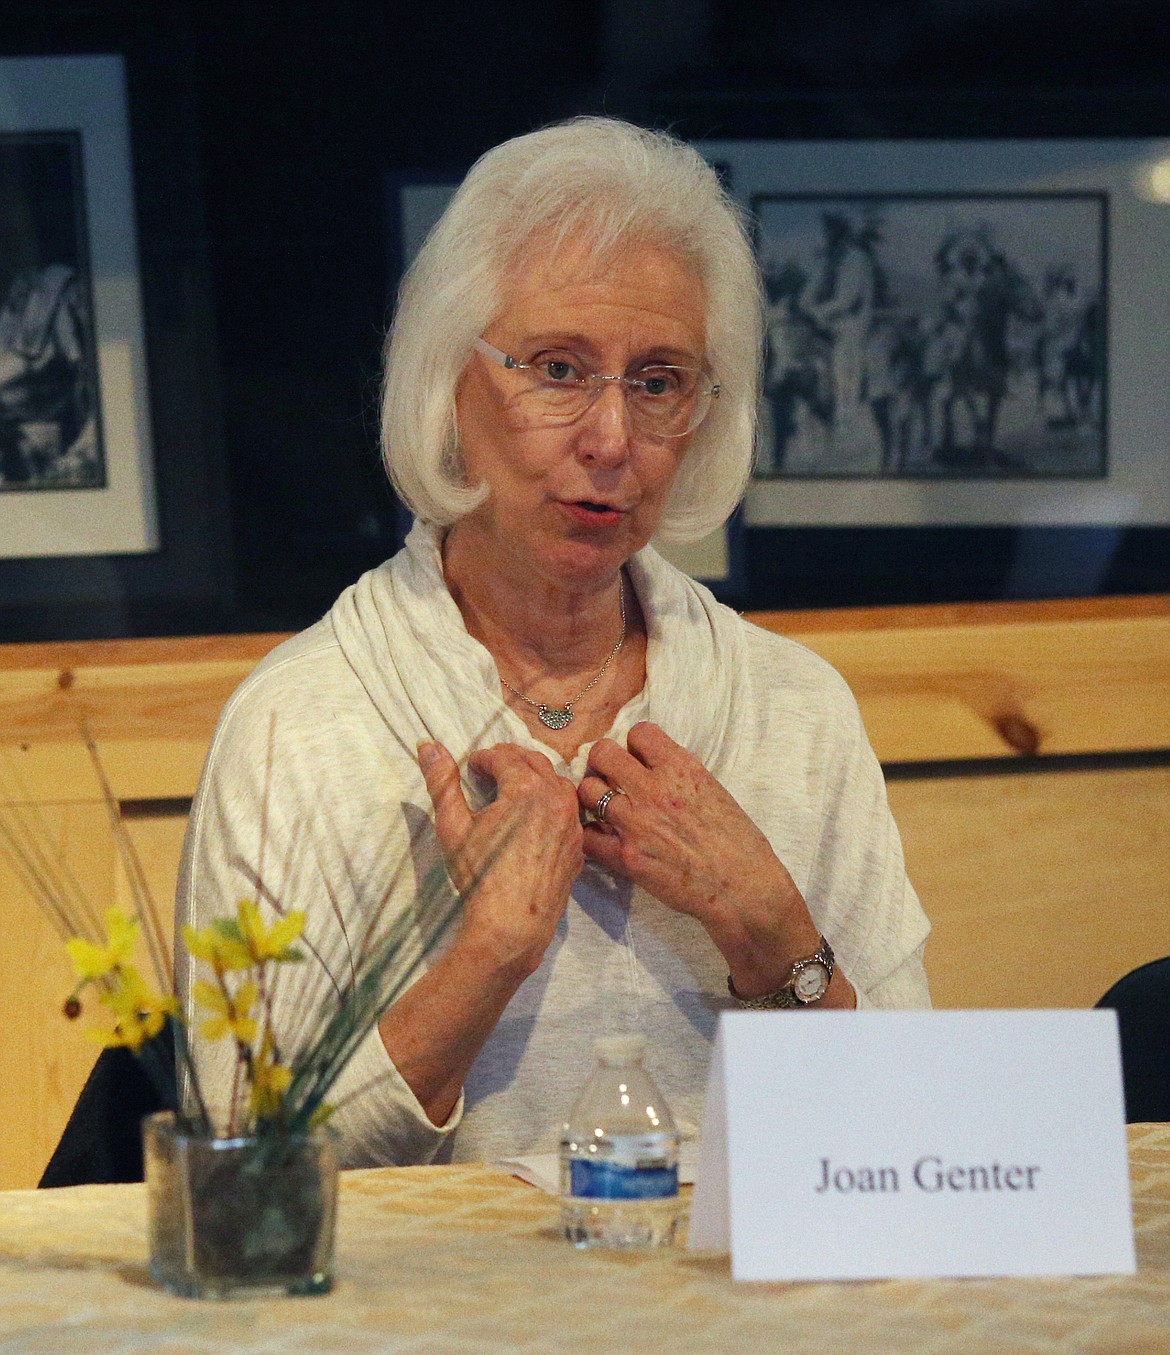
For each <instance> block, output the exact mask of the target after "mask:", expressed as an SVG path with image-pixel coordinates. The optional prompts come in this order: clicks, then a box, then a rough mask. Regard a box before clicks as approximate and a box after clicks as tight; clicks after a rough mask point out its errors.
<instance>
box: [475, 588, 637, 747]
mask: <svg viewBox="0 0 1170 1355" xmlns="http://www.w3.org/2000/svg"><path fill="white" fill-rule="evenodd" d="M618 607H619V609H620V611H621V614H622V633H621V634H620V635H619V636H618V639H617V644H616V645H614V647H613V648H612V649H611V650H610V651H609V653H608V654H607V655H606V656H605V662H604V663H603V664H602V665H601V667H600V668H599V669H598V670H597V672H596V673H594V675H593V676H592V677H591V678H590V679H589V681H588V682H587V683H586V684H585V686H584V687H582V688H581V690H580V691H579V692H578V693H577V695H576V696H575V697H573V699H572V701H566V702H565V704H564V705H563V706H546V705H544V704H542V703H541V702H540V701H533V699H532V698H531V697H530V696H525V695H524V693H523V692H518V691H517V690H516V688H515V687H513V686H512V684H511V683H510V682H509V681H508V679H507V678H506V677H504V676H503V675H501V677H500V681H501V682H502V683H503V684H504V686H505V687H507V689H508V690H509V691H510V692H511V693H512V695H513V696H518V697H519V698H520V700H521V701H523V702H524V704H525V705H528V706H531V707H532V709H533V710H534V711H535V712H536V713H537V715H538V716H539V717H540V721H541V723H542V724H544V725H547V726H548V728H549V729H564V728H565V727H566V726H567V725H571V724H572V723H573V707H574V706H575V705H576V704H577V702H578V701H580V700H581V698H582V697H583V696H584V695H585V693H586V692H588V691H589V690H591V689H592V688H593V687H596V685H597V684H598V683H599V682H600V681H601V675H602V674H603V673H604V672H605V670H606V669H607V668H608V667H609V665H610V664H611V663H612V662H613V658H614V655H615V654H616V653H617V652H618V650H619V649H621V647H622V645H624V644H625V642H626V585H625V580H624V579H623V578H622V576H621V575H620V574H619V575H618Z"/></svg>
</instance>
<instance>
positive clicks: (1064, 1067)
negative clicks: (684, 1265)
mask: <svg viewBox="0 0 1170 1355" xmlns="http://www.w3.org/2000/svg"><path fill="white" fill-rule="evenodd" d="M688 1245H689V1246H690V1247H691V1248H696V1249H717V1250H723V1251H727V1250H730V1252H731V1258H732V1274H733V1276H734V1277H735V1278H736V1279H744V1280H782V1279H786V1280H795V1279H817V1280H828V1279H880V1278H892V1277H896V1276H931V1275H955V1276H957V1275H1060V1274H1066V1275H1079V1274H1132V1273H1133V1271H1134V1269H1135V1260H1134V1245H1133V1223H1132V1211H1131V1202H1130V1193H1129V1172H1128V1156H1127V1150H1126V1136H1125V1113H1124V1101H1123V1096H1122V1086H1121V1068H1120V1054H1119V1045H1118V1038H1117V1021H1116V1014H1115V1013H1114V1012H1111V1011H1010V1012H1009V1011H952V1012H800V1013H792V1012H727V1013H723V1015H722V1016H721V1018H720V1025H719V1031H718V1035H717V1038H716V1045H715V1052H714V1056H713V1059H712V1064H711V1072H710V1077H709V1081H708V1090H707V1113H706V1119H705V1120H704V1124H703V1134H702V1139H701V1155H700V1161H699V1168H698V1173H697V1180H696V1185H695V1197H694V1202H693V1205H692V1210H691V1223H690V1232H689V1237H688Z"/></svg>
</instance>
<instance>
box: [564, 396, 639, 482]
mask: <svg viewBox="0 0 1170 1355" xmlns="http://www.w3.org/2000/svg"><path fill="white" fill-rule="evenodd" d="M631 436H632V429H631V426H630V408H629V404H628V403H627V401H626V391H625V387H624V386H623V385H622V383H621V382H620V381H607V382H605V383H604V384H603V385H602V386H601V387H600V389H599V390H598V392H597V394H596V395H595V396H594V397H593V401H592V403H591V404H590V405H589V407H588V408H587V409H586V410H585V413H584V414H583V415H582V416H581V418H580V420H579V421H578V424H577V451H578V455H580V456H582V457H584V458H585V459H587V460H590V461H594V462H597V463H599V464H601V465H607V466H617V465H620V464H621V463H622V462H623V461H624V460H625V459H626V458H627V457H628V456H629V454H630V439H631Z"/></svg>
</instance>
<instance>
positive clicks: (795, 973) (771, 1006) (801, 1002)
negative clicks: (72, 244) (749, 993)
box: [727, 936, 837, 1012]
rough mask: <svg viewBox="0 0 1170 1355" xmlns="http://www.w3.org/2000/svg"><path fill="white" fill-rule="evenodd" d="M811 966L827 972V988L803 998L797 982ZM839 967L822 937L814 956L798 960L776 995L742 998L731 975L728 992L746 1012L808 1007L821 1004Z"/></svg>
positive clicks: (764, 994)
mask: <svg viewBox="0 0 1170 1355" xmlns="http://www.w3.org/2000/svg"><path fill="white" fill-rule="evenodd" d="M810 965H820V966H821V967H822V968H823V969H824V971H825V975H826V977H825V986H824V987H823V988H822V989H821V991H820V992H819V993H817V995H816V996H815V997H812V998H801V997H798V996H797V993H796V981H797V979H798V978H799V977H800V975H801V972H802V971H803V970H805V969H807V968H808V967H809V966H810ZM836 967H837V959H836V956H835V955H834V954H833V947H832V946H830V945H829V943H828V941H827V940H826V939H825V938H824V937H823V936H822V937H821V944H820V946H819V947H818V949H817V950H816V951H815V952H814V954H812V955H808V956H806V957H805V958H804V959H803V960H797V961H796V963H795V964H794V965H793V966H792V969H791V970H790V971H789V974H788V979H787V981H786V982H785V983H784V984H783V985H782V986H781V987H780V988H777V989H776V991H775V992H774V993H763V994H761V995H760V996H759V997H740V995H739V994H738V993H737V992H736V991H735V984H734V983H732V981H731V975H730V974H728V976H727V991H728V992H729V993H730V994H731V996H732V997H733V998H735V1000H736V1002H738V1003H739V1005H740V1006H741V1007H743V1008H744V1010H745V1011H752V1012H769V1011H780V1010H784V1009H786V1008H790V1007H808V1006H811V1005H812V1004H813V1003H815V1002H819V1001H820V1000H821V998H822V997H824V995H825V993H827V992H828V990H829V984H830V983H832V981H833V971H834V970H835V969H836Z"/></svg>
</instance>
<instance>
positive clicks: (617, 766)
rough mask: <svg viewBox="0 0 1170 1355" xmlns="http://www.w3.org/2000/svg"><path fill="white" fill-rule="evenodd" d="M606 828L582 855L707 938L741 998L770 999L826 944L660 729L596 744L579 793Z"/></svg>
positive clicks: (733, 807) (694, 766)
mask: <svg viewBox="0 0 1170 1355" xmlns="http://www.w3.org/2000/svg"><path fill="white" fill-rule="evenodd" d="M611 790H612V791H613V792H614V793H613V795H612V796H611V797H610V799H609V800H608V801H607V802H606V805H605V821H604V822H603V823H598V822H590V823H588V824H587V825H586V827H585V843H584V845H585V854H586V856H588V857H590V858H592V859H593V860H594V861H597V862H598V863H599V864H601V865H602V866H604V867H605V868H606V869H607V870H609V871H610V872H612V873H613V874H615V875H619V876H623V877H624V878H626V879H629V880H632V881H633V882H634V883H635V884H637V885H641V887H642V888H643V889H645V890H647V892H649V893H650V894H653V895H654V897H655V898H657V899H658V900H659V901H660V902H662V903H664V904H665V905H666V906H667V907H668V908H673V909H674V910H675V911H676V912H680V913H687V914H689V915H690V916H692V917H694V918H695V919H696V920H697V921H698V922H700V923H701V924H702V926H703V927H704V928H705V929H706V931H707V933H708V935H709V936H710V937H711V939H712V941H714V943H715V944H716V946H718V948H719V949H720V951H721V952H722V953H723V955H724V957H725V959H726V960H727V963H728V967H729V969H730V971H731V976H732V979H733V981H734V982H735V986H736V991H737V992H740V993H742V994H743V995H744V996H754V995H755V994H758V993H763V992H771V991H774V990H775V989H776V988H777V987H779V986H780V985H781V984H783V983H784V982H786V980H787V978H788V975H789V973H790V971H791V968H792V965H793V964H794V963H795V962H796V961H797V960H799V959H802V958H804V957H805V956H808V955H811V954H813V953H814V951H816V949H817V947H818V945H819V944H820V934H819V932H818V931H817V928H816V925H815V924H814V922H813V920H812V918H811V916H810V915H809V911H808V908H807V906H806V905H805V902H804V899H803V897H802V896H801V893H800V890H799V889H797V887H796V885H795V883H794V882H793V879H792V876H791V875H790V874H789V873H788V870H787V869H786V867H785V866H784V864H783V862H782V861H781V860H780V859H779V857H777V855H776V853H775V852H774V851H773V850H772V847H771V844H770V843H769V842H768V839H767V838H766V837H765V836H764V834H763V833H762V832H760V830H759V829H758V828H757V827H756V825H755V824H754V823H753V822H752V821H751V819H750V818H748V816H747V814H745V813H744V811H743V810H742V809H741V808H740V806H739V804H738V803H737V802H736V800H735V798H734V797H733V796H732V795H731V794H730V793H729V792H728V791H727V790H725V789H724V787H723V786H721V785H720V784H719V782H718V781H716V779H715V778H714V777H713V776H712V775H711V773H710V772H709V771H707V769H706V768H705V767H704V766H703V764H702V763H701V762H699V760H698V759H697V758H695V757H694V756H693V755H692V754H691V753H689V752H688V751H687V750H686V749H685V748H683V747H682V746H681V745H679V744H677V743H675V741H674V740H673V739H672V738H670V737H669V736H668V735H667V734H665V733H664V732H663V731H662V730H661V729H660V728H659V727H658V726H657V725H654V724H650V723H648V722H647V723H643V724H637V725H635V726H634V727H633V729H631V730H630V733H629V736H628V738H627V740H626V748H625V749H623V748H622V747H621V746H620V745H619V744H617V743H615V742H614V741H613V740H612V739H600V740H598V742H597V743H595V744H594V745H593V748H592V750H591V752H590V754H589V765H588V768H587V770H586V774H585V777H584V779H583V780H582V782H581V786H580V789H579V791H578V799H579V800H580V802H581V804H582V806H583V807H584V808H585V809H587V810H589V811H590V812H591V813H592V812H593V811H594V810H595V809H596V807H597V804H598V801H599V800H600V798H601V797H602V796H603V795H604V794H605V793H606V792H607V791H611Z"/></svg>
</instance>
